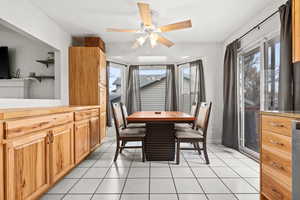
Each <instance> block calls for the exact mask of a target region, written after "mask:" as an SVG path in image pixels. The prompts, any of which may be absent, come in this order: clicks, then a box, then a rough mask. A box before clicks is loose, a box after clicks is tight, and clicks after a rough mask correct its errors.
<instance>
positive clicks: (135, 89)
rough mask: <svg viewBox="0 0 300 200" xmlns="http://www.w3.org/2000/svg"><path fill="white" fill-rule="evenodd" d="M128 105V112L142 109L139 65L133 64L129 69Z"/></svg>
mask: <svg viewBox="0 0 300 200" xmlns="http://www.w3.org/2000/svg"><path fill="white" fill-rule="evenodd" d="M126 106H127V111H128V114H132V113H134V112H138V111H141V92H140V76H139V66H137V65H131V66H129V70H128V80H127V95H126Z"/></svg>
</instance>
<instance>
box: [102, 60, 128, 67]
mask: <svg viewBox="0 0 300 200" xmlns="http://www.w3.org/2000/svg"><path fill="white" fill-rule="evenodd" d="M107 62H110V63H114V64H117V65H124V66H125V67H127V65H128V64H124V63H120V62H116V61H112V60H107Z"/></svg>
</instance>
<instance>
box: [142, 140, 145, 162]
mask: <svg viewBox="0 0 300 200" xmlns="http://www.w3.org/2000/svg"><path fill="white" fill-rule="evenodd" d="M142 159H143V162H145V141H144V140H143V141H142Z"/></svg>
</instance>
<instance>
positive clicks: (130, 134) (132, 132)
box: [120, 128, 146, 138]
mask: <svg viewBox="0 0 300 200" xmlns="http://www.w3.org/2000/svg"><path fill="white" fill-rule="evenodd" d="M145 136H146V132H145V129H139V128H135V129H122V130H120V138H144V137H145Z"/></svg>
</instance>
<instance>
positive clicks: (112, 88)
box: [109, 63, 124, 102]
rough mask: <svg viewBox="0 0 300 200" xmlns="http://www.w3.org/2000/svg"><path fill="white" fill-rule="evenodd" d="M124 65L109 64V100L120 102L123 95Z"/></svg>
mask: <svg viewBox="0 0 300 200" xmlns="http://www.w3.org/2000/svg"><path fill="white" fill-rule="evenodd" d="M123 90H124V66H123V65H118V64H114V63H110V65H109V100H110V101H112V102H120V101H121V99H123V98H124V97H123V96H122V94H124V92H123Z"/></svg>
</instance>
